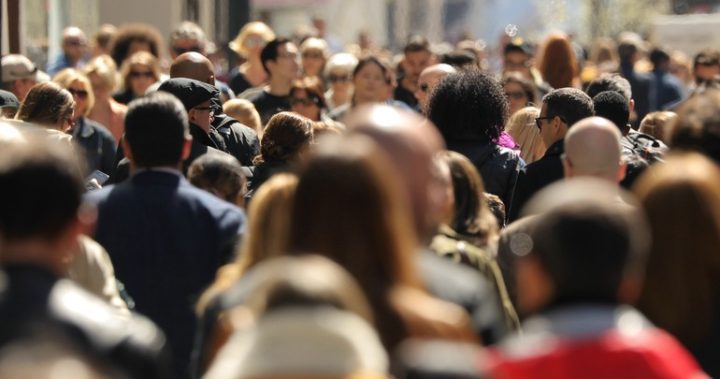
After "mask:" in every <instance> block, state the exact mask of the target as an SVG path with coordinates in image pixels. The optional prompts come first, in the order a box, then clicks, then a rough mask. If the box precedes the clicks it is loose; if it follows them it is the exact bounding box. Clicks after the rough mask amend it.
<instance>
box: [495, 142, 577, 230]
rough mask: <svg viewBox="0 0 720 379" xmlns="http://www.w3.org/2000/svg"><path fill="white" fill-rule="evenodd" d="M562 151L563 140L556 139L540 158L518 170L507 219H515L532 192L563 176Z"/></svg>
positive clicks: (563, 149) (563, 147) (534, 192)
mask: <svg viewBox="0 0 720 379" xmlns="http://www.w3.org/2000/svg"><path fill="white" fill-rule="evenodd" d="M564 152H565V145H564V140H560V141H557V142H555V143H553V144H552V145H550V147H549V148H548V149H547V151H545V155H543V157H542V158H540V159H539V160H537V161H535V162H533V163H531V164H529V165H528V166H527V167H525V169H524V170H522V171H520V176H519V177H518V181H517V188H516V189H515V198H514V199H513V202H512V205H511V206H510V210H509V211H508V219H509V220H510V221H515V220H517V218H518V216H519V215H520V211H521V210H522V207H523V206H525V204H526V203H527V201H528V200H530V198H531V197H532V196H533V195H534V194H536V193H537V192H538V191H540V190H541V189H542V188H543V187H545V186H547V185H548V184H550V183H552V182H554V181H556V180H560V179H562V178H563V176H564V173H563V164H562V157H561V156H562V155H563V153H564Z"/></svg>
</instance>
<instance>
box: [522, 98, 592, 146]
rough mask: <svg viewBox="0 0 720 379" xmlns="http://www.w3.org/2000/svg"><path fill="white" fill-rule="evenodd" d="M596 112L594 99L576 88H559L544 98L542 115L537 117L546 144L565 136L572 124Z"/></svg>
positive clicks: (548, 144)
mask: <svg viewBox="0 0 720 379" xmlns="http://www.w3.org/2000/svg"><path fill="white" fill-rule="evenodd" d="M594 114H595V110H594V109H593V102H592V99H591V98H590V97H589V96H588V95H586V94H585V92H583V91H580V90H579V89H576V88H559V89H556V90H552V91H550V93H548V94H547V95H545V97H544V98H543V104H542V108H541V109H540V116H539V117H538V118H536V119H535V122H536V124H537V127H538V128H540V137H541V138H542V139H543V142H545V146H548V147H549V146H550V145H552V144H553V143H555V142H557V141H560V140H562V139H563V138H565V134H566V133H567V131H568V129H569V128H570V126H572V125H573V124H574V123H576V122H578V121H580V120H582V119H583V118H586V117H591V116H593V115H594Z"/></svg>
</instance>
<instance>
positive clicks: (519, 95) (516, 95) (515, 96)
mask: <svg viewBox="0 0 720 379" xmlns="http://www.w3.org/2000/svg"><path fill="white" fill-rule="evenodd" d="M505 96H507V97H508V98H509V99H510V98H512V99H515V100H521V99H523V98H524V97H525V92H505Z"/></svg>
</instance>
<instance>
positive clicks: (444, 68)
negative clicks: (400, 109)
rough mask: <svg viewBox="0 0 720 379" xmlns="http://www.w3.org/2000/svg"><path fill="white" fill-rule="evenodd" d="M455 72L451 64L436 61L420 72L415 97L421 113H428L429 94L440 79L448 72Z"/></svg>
mask: <svg viewBox="0 0 720 379" xmlns="http://www.w3.org/2000/svg"><path fill="white" fill-rule="evenodd" d="M456 72H457V69H455V68H454V67H453V66H451V65H449V64H446V63H438V64H434V65H431V66H428V67H427V68H425V69H424V70H422V72H421V73H420V76H419V77H418V81H417V83H418V84H417V89H416V90H415V98H416V99H417V101H418V106H419V109H420V111H421V112H422V114H425V115H426V114H428V103H429V100H430V95H431V94H432V91H433V90H434V89H435V87H436V86H437V85H438V83H440V81H441V80H442V79H443V78H444V77H446V76H447V75H449V74H454V73H456Z"/></svg>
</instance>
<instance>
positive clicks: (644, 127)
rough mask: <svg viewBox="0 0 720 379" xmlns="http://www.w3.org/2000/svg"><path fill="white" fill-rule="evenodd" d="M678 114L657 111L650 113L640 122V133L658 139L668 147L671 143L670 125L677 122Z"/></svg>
mask: <svg viewBox="0 0 720 379" xmlns="http://www.w3.org/2000/svg"><path fill="white" fill-rule="evenodd" d="M676 118H677V113H675V112H670V111H657V112H650V113H648V114H647V115H646V116H645V118H643V119H642V121H640V130H639V131H640V133H643V134H647V135H649V136H651V137H653V138H656V139H658V140H660V141H662V142H663V143H665V144H666V145H667V144H668V143H669V142H670V141H669V138H670V125H672V124H673V123H674V122H675V119H676Z"/></svg>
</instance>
